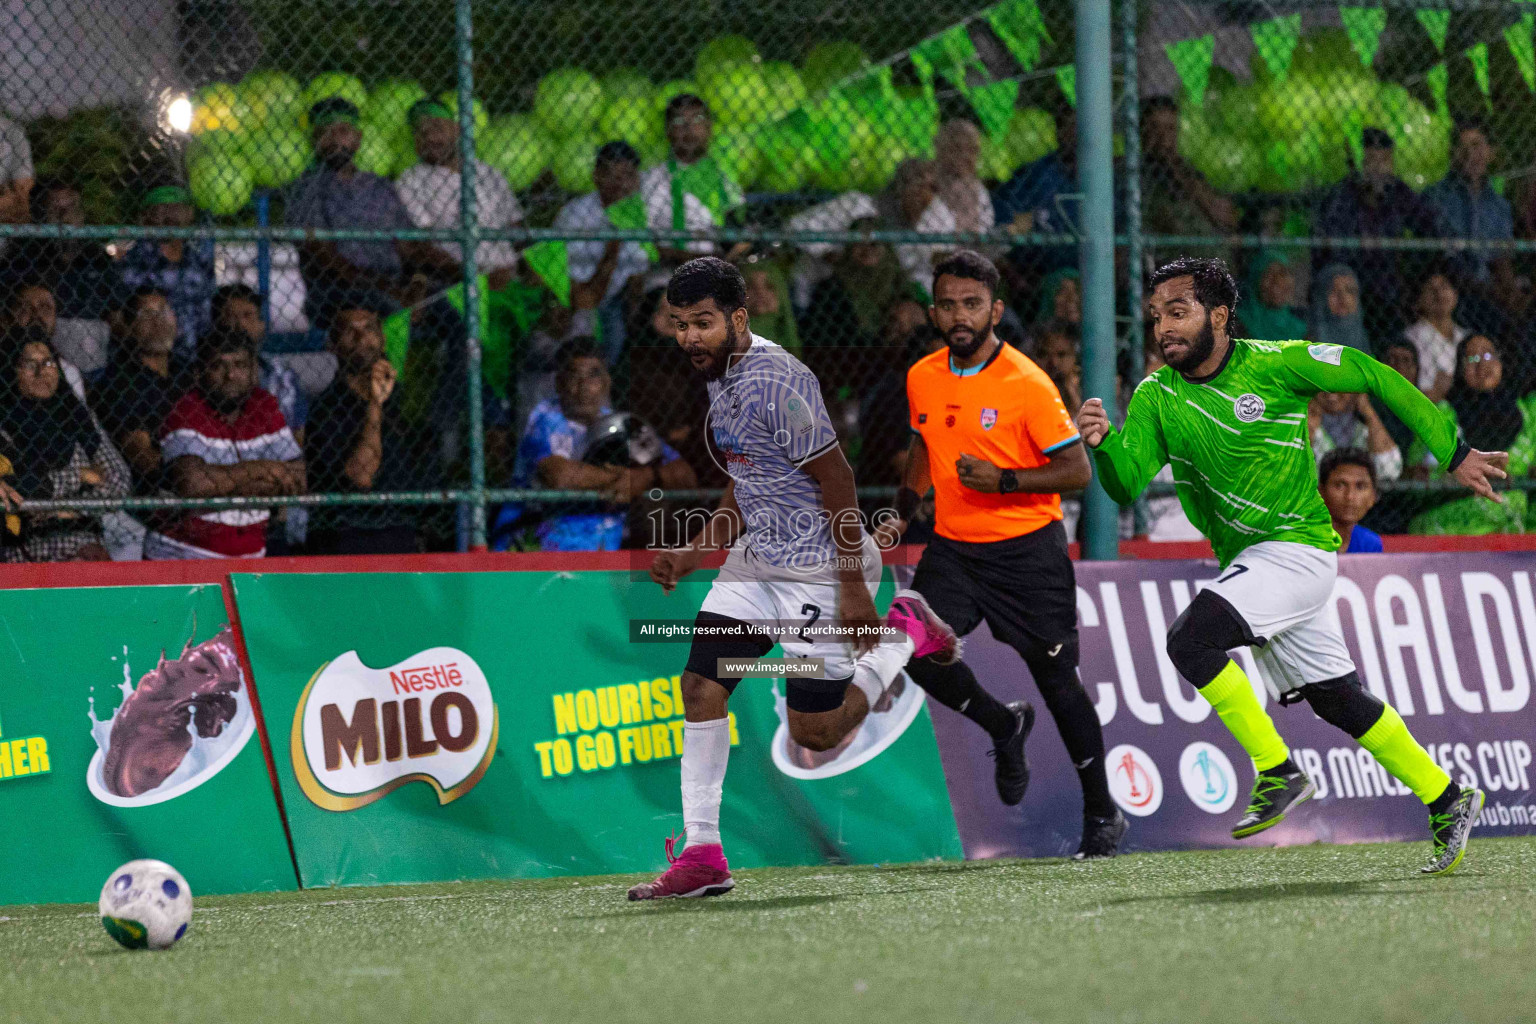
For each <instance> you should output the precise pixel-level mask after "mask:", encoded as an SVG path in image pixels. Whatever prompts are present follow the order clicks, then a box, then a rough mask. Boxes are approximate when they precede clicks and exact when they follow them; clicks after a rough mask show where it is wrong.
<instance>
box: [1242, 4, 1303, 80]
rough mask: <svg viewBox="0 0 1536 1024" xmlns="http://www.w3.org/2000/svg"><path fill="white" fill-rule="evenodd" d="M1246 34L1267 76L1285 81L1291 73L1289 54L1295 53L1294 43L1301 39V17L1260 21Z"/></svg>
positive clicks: (1295, 15) (1290, 16)
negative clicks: (1262, 61) (1256, 49)
mask: <svg viewBox="0 0 1536 1024" xmlns="http://www.w3.org/2000/svg"><path fill="white" fill-rule="evenodd" d="M1248 34H1249V35H1251V36H1252V37H1253V45H1254V46H1255V47H1257V48H1258V51H1259V56H1261V57H1263V58H1264V66H1265V67H1267V68H1269V76H1270V77H1271V78H1273V79H1274V80H1275V81H1277V82H1283V81H1285V78H1286V76H1287V75H1289V74H1290V72H1291V54H1293V53H1295V52H1296V43H1297V42H1298V41H1300V39H1301V15H1299V14H1289V15H1286V16H1285V17H1284V18H1275V19H1274V20H1272V21H1261V22H1259V23H1258V24H1256V25H1253V26H1251V27H1250V28H1249V29H1248Z"/></svg>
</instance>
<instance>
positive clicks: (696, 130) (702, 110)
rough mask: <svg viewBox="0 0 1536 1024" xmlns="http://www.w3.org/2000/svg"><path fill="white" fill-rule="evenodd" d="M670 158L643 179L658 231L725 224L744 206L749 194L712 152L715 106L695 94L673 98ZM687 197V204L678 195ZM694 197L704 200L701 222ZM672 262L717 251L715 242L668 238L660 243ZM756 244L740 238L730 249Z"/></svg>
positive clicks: (663, 254)
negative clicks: (711, 107) (680, 241)
mask: <svg viewBox="0 0 1536 1024" xmlns="http://www.w3.org/2000/svg"><path fill="white" fill-rule="evenodd" d="M663 116H664V117H665V118H666V128H667V149H668V152H667V159H666V160H665V161H664V162H663V163H660V164H657V165H656V166H655V167H652V168H651V169H650V170H648V171H646V172H645V174H644V175H642V176H641V178H640V195H641V197H642V198H643V199H644V200H645V209H646V214H647V218H648V220H649V222H650V225H651V228H652V229H653V230H656V231H679V230H688V231H695V230H698V229H699V228H701V227H702V228H711V227H719V226H721V225H723V224H725V220H726V216H727V215H728V214H731V213H734V212H735V211H737V210H738V209H740V208H741V207H742V205H743V203H744V202H745V201H746V197H745V195H743V193H742V191H741V186H740V185H738V184H737V183H736V182H735V181H734V180H733V179H732V178H731V176H730V175H729V174H727V173H726V171H725V170H724V169H723V168H722V167H720V165H719V164H718V163H717V162H716V161H715V158H714V157H712V156H710V155H709V143H710V139H712V138H713V137H714V119H713V117H712V116H711V115H710V111H709V105H708V104H706V103H705V102H704V101H703V100H702V99H700V98H699V97H697V96H694V95H693V94H691V93H683V94H681V95H678V96H674V97H672V99H671V100H670V101H668V103H667V108H666V112H665V113H664V115H663ZM679 197H681V198H682V199H683V203H682V204H681V206H680V205H679V203H678V202H677V199H678V198H679ZM689 198H694V199H696V200H698V202H699V203H701V204H702V205H703V208H704V211H705V213H706V214H707V219H706V220H705V222H704V223H703V224H698V223H695V221H694V217H695V212H694V211H693V210H692V208H691V206H692V204H689V203H688V202H687V200H688V199H689ZM657 248H658V249H659V250H660V255H661V259H662V260H663V261H664V262H666V263H682V262H686V261H687V260H689V259H691V258H692V257H694V256H697V255H698V254H700V253H709V252H714V251H715V250H714V246H713V245H712V244H711V243H709V242H689V243H687V244H686V245H679V244H678V243H677V242H668V243H665V244H662V245H659V246H658V247H657ZM750 248H751V243H748V242H738V243H736V245H734V246H732V247H731V249H730V252H729V253H727V254H726V259H735V258H737V257H738V256H741V255H742V254H744V253H745V252H746V251H747V250H748V249H750Z"/></svg>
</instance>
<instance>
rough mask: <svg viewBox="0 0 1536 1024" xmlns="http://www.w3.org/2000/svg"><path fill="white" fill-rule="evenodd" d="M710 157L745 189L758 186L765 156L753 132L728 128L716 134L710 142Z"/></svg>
mask: <svg viewBox="0 0 1536 1024" xmlns="http://www.w3.org/2000/svg"><path fill="white" fill-rule="evenodd" d="M709 155H710V156H712V157H714V160H715V164H716V166H718V167H719V168H720V170H721V171H722V172H723V173H724V174H725V176H726V177H728V178H730V179H731V180H732V181H734V182H735V183H736V184H738V185H740V186H741V187H742V188H743V189H750V188H752V187H753V186H754V185H756V184H757V180H758V176H759V174H760V173H761V172H762V165H763V154H762V151H761V150H759V149H758V147H757V140H756V139H755V138H754V137H753V136H752V134H751V132H749V131H746V130H743V129H739V128H726V129H723V130H721V131H718V132H716V133H715V137H714V138H713V139H711V140H710V142H709Z"/></svg>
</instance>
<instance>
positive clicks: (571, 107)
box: [533, 67, 603, 139]
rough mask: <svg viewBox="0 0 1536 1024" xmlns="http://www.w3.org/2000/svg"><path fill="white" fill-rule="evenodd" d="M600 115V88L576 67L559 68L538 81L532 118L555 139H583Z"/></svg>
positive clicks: (595, 124)
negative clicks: (581, 137)
mask: <svg viewBox="0 0 1536 1024" xmlns="http://www.w3.org/2000/svg"><path fill="white" fill-rule="evenodd" d="M602 113H603V87H602V85H601V84H600V83H599V82H598V80H597V79H596V78H594V77H592V75H591V74H589V73H588V72H586V71H583V70H581V69H580V68H569V67H567V68H560V69H558V70H556V71H551V72H550V73H549V74H547V75H545V76H544V77H543V78H541V79H539V87H538V90H537V91H536V92H535V93H534V97H533V116H534V119H535V120H537V121H538V122H539V124H540V126H542V127H543V129H544V130H545V131H546V132H548V133H549V134H550V135H551V136H552V137H554V138H556V139H564V138H569V137H577V136H586V135H589V134H591V132H592V131H593V130H594V129H596V128H597V119H598V118H599V117H601V116H602Z"/></svg>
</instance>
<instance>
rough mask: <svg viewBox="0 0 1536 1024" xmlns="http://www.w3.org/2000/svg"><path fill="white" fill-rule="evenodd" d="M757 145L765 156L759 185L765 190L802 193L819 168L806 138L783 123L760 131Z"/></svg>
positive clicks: (765, 127)
mask: <svg viewBox="0 0 1536 1024" xmlns="http://www.w3.org/2000/svg"><path fill="white" fill-rule="evenodd" d="M757 144H758V148H759V150H761V152H762V154H763V162H762V170H761V172H760V173H759V175H758V179H757V184H758V187H759V188H762V189H765V190H766V191H769V192H799V191H800V190H801V189H803V188H805V185H806V182H807V180H809V178H810V176H811V173H812V171H813V170H816V169H818V168H819V166H820V160H819V159H818V157H817V154H816V150H815V147H813V146H812V145H811V144H810V143H809V142H808V141H807V140H806V138H805V136H804V135H802V134H801V133H800V132H798V131H796V130H795V129H794V128H792V127H790V126H789V125H787V124H784V123H782V122H781V123H779V124H771V125H766V126H764V127H763V128H761V129H759V130H758V132H757Z"/></svg>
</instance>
